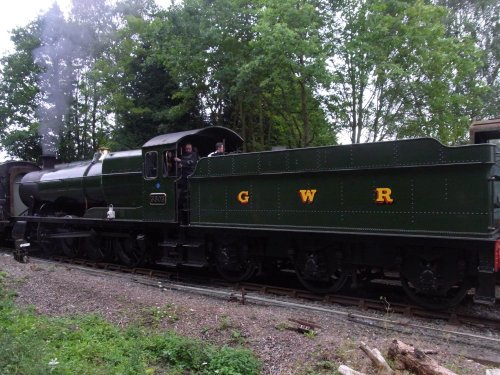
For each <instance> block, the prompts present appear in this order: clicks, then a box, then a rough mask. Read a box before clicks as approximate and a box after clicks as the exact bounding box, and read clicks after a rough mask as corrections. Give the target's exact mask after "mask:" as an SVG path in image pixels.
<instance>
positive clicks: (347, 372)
mask: <svg viewBox="0 0 500 375" xmlns="http://www.w3.org/2000/svg"><path fill="white" fill-rule="evenodd" d="M338 373H339V374H340V375H366V374H365V373H364V372H358V371H356V370H353V369H352V368H350V367H347V366H345V365H340V366H339V369H338Z"/></svg>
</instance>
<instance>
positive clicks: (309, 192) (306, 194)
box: [299, 189, 317, 204]
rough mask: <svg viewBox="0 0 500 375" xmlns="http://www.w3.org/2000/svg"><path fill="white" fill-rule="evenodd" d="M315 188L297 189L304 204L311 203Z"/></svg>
mask: <svg viewBox="0 0 500 375" xmlns="http://www.w3.org/2000/svg"><path fill="white" fill-rule="evenodd" d="M316 191H317V190H316V189H302V190H299V196H300V199H301V201H302V203H304V204H312V203H313V202H314V197H315V195H316Z"/></svg>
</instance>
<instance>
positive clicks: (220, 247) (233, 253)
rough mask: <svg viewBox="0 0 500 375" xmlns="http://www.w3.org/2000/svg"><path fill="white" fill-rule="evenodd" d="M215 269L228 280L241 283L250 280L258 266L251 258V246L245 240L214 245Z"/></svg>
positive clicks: (227, 241)
mask: <svg viewBox="0 0 500 375" xmlns="http://www.w3.org/2000/svg"><path fill="white" fill-rule="evenodd" d="M213 255H214V261H215V268H216V269H217V272H219V274H220V275H221V276H222V277H223V278H224V279H226V280H228V281H231V282H241V281H246V280H248V279H250V278H251V277H252V276H253V275H254V274H255V272H256V271H257V265H256V263H255V261H254V260H252V258H251V257H250V251H249V245H248V242H247V241H244V240H226V241H222V242H220V243H217V244H215V245H214V249H213Z"/></svg>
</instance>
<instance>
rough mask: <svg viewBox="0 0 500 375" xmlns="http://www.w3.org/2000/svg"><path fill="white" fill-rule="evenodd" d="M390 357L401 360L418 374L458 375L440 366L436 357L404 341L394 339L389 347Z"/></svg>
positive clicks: (407, 367) (408, 368)
mask: <svg viewBox="0 0 500 375" xmlns="http://www.w3.org/2000/svg"><path fill="white" fill-rule="evenodd" d="M388 355H389V358H391V359H393V360H395V361H398V362H401V363H403V364H404V366H405V368H406V369H407V370H409V371H412V372H413V373H415V374H417V375H457V374H456V373H454V372H453V371H450V370H448V369H447V368H445V367H442V366H440V365H439V364H438V363H437V362H436V361H435V360H434V359H432V358H430V357H429V356H427V355H426V354H425V353H424V352H423V351H421V350H418V349H416V348H414V347H412V346H410V345H407V344H405V343H404V342H402V341H399V340H394V341H393V342H392V344H391V346H390V347H389V353H388Z"/></svg>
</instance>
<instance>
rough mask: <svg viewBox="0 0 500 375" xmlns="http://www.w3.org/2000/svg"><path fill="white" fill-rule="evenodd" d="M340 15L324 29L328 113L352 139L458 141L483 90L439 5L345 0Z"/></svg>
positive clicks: (472, 58)
mask: <svg viewBox="0 0 500 375" xmlns="http://www.w3.org/2000/svg"><path fill="white" fill-rule="evenodd" d="M342 14H343V15H344V16H345V18H344V19H343V24H341V25H340V27H339V28H338V30H333V31H332V32H331V35H332V36H334V38H333V39H332V42H331V46H332V55H334V56H335V57H334V59H332V66H334V69H332V76H333V81H334V85H333V95H332V101H333V103H334V105H333V106H332V116H333V117H334V118H335V121H336V122H338V123H339V124H340V126H341V128H343V129H347V130H348V132H349V135H350V139H351V142H353V143H357V142H361V141H362V140H371V141H378V140H382V139H387V138H394V137H415V136H433V137H437V138H439V139H440V140H441V141H443V142H445V143H449V142H461V141H464V140H465V138H466V130H467V127H468V124H469V122H470V118H471V117H473V116H474V112H475V111H476V110H477V108H478V106H479V103H478V99H477V98H478V95H479V93H481V92H482V90H483V87H482V85H481V84H480V82H478V80H477V78H476V76H475V70H476V68H477V66H478V64H480V61H479V54H478V51H477V50H476V49H475V48H474V46H473V44H472V43H471V41H470V40H467V39H460V38H455V37H451V36H447V35H446V33H445V28H444V25H443V24H442V19H443V17H444V16H445V15H446V11H445V9H444V8H442V7H436V6H433V5H428V4H425V3H424V2H422V1H416V2H413V1H411V2H410V1H399V0H391V1H380V0H368V1H366V2H363V3H361V4H360V3H359V2H355V1H349V0H348V1H346V2H345V3H344V7H343V9H342ZM339 39H340V40H345V43H336V42H337V41H338V40H339ZM363 138H364V139H363Z"/></svg>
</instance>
